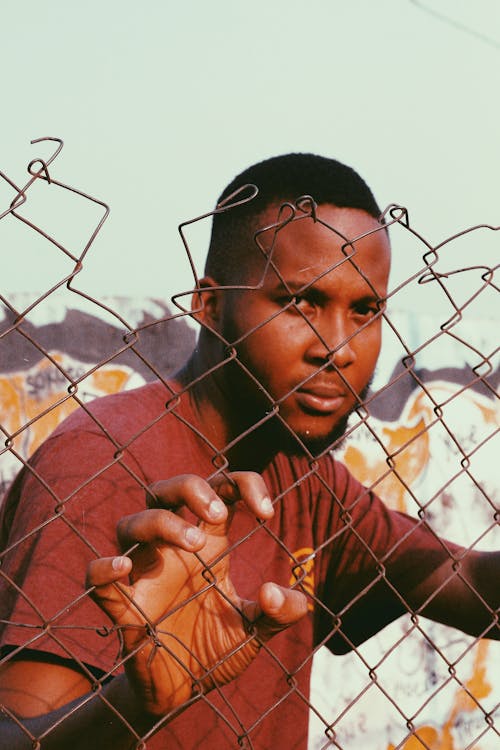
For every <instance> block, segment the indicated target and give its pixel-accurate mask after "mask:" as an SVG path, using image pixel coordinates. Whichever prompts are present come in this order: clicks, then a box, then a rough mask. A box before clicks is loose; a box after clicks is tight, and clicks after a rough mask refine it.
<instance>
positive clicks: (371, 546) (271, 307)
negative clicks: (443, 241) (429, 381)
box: [1, 154, 499, 750]
mask: <svg viewBox="0 0 500 750" xmlns="http://www.w3.org/2000/svg"><path fill="white" fill-rule="evenodd" d="M251 185H256V186H257V187H258V190H259V192H258V194H257V195H256V196H255V194H254V193H255V191H254V190H253V189H252V188H251V187H249V186H251ZM245 186H246V187H245ZM218 206H219V209H218V210H217V211H216V214H215V216H214V223H213V231H212V238H211V244H210V249H209V254H208V258H207V264H206V269H205V277H204V278H203V279H202V280H201V281H200V282H199V284H198V286H197V291H196V292H195V294H194V296H193V306H192V315H193V317H194V318H195V319H196V320H197V321H198V322H199V323H200V325H201V332H200V336H199V341H198V345H197V347H196V350H195V351H194V353H193V355H192V357H191V358H190V360H189V362H188V363H187V364H186V366H185V367H184V369H183V370H182V371H181V372H180V373H178V375H177V376H176V377H175V378H174V379H172V380H171V381H167V382H163V381H161V382H160V381H158V382H156V383H154V384H152V385H147V386H145V387H143V388H140V389H138V390H136V391H131V392H128V393H121V394H117V395H115V396H111V397H108V398H105V399H101V400H98V401H95V402H94V403H93V404H92V405H91V406H90V407H87V408H86V409H85V410H80V411H79V412H77V413H75V414H74V415H73V416H72V417H70V419H69V420H67V421H66V422H65V423H64V424H63V425H62V426H61V427H59V428H58V429H57V430H56V432H55V433H54V434H53V435H52V436H51V437H50V439H49V440H48V441H47V442H46V444H45V445H44V446H43V447H42V449H41V450H40V451H38V452H37V454H36V455H35V456H34V457H33V459H32V460H31V461H30V468H29V469H26V470H24V471H23V472H22V474H21V475H20V476H19V477H18V479H17V480H16V482H15V483H14V486H13V488H12V490H11V493H10V497H9V499H8V501H7V503H6V506H5V509H4V531H5V536H6V538H7V539H8V541H7V542H6V547H5V548H6V554H5V557H4V561H3V567H2V571H3V572H2V575H3V592H2V596H3V599H4V601H5V602H6V603H7V605H6V607H7V608H6V611H5V614H4V615H2V617H3V619H4V620H5V621H6V622H7V624H6V626H5V628H4V632H3V639H2V642H3V644H4V653H5V654H6V658H5V661H4V666H3V670H2V675H1V698H2V701H3V703H4V704H5V706H6V707H7V710H8V712H9V715H10V717H11V719H10V721H6V723H5V728H4V729H2V731H3V732H4V736H5V737H8V738H9V742H8V746H9V747H12V748H18V747H19V748H21V747H26V746H31V745H30V740H29V738H33V737H34V738H38V737H40V738H42V740H41V741H42V748H55V747H56V748H59V747H64V748H66V747H72V748H82V747H102V748H117V749H118V748H128V747H135V746H136V744H137V743H139V742H140V738H144V741H145V742H146V743H147V747H148V748H153V749H154V748H176V747H178V748H195V747H208V748H217V749H218V750H219V749H220V748H229V747H237V746H238V745H240V746H251V747H255V748H266V749H267V748H271V747H273V748H304V747H305V745H306V740H307V713H308V690H309V673H310V665H311V657H312V653H313V650H314V649H315V648H316V647H317V646H318V645H319V644H326V645H327V646H328V647H329V648H330V649H331V650H332V651H334V652H335V653H343V652H346V651H348V650H350V649H351V648H352V647H353V646H355V645H357V644H359V643H361V642H363V641H364V640H366V639H367V638H369V637H370V636H371V635H373V634H374V633H376V632H378V631H379V630H380V629H381V628H383V627H384V626H385V625H386V624H388V623H389V622H391V621H393V620H394V619H395V618H397V617H399V616H400V615H401V614H403V613H404V612H405V611H411V612H413V613H417V615H419V614H425V615H426V616H428V617H431V618H434V619H435V620H437V621H439V622H443V623H447V624H452V625H454V626H456V627H458V628H461V629H463V630H464V631H466V632H469V633H473V634H475V635H485V636H488V637H494V638H498V635H499V633H498V628H497V626H496V619H495V617H494V614H493V613H494V610H495V609H496V608H497V607H498V605H499V596H498V593H497V590H496V581H495V579H496V576H495V572H496V571H497V570H498V565H499V558H498V555H497V554H486V553H479V552H471V551H468V552H467V553H465V551H464V550H462V549H461V548H460V547H458V546H457V545H454V544H451V543H449V542H446V541H442V540H439V539H437V538H436V537H435V535H434V534H433V533H432V531H431V530H430V529H429V527H428V526H427V524H426V519H425V514H424V515H423V516H422V518H421V519H419V520H412V519H410V518H408V517H407V516H404V515H401V514H398V513H395V512H390V511H388V510H387V509H386V508H385V507H384V506H383V504H382V503H381V502H380V500H379V499H378V498H377V497H376V496H375V495H374V494H373V493H372V492H370V491H369V490H368V489H365V488H363V487H361V486H360V485H359V484H358V483H357V482H356V481H355V480H354V478H353V477H352V476H350V475H349V473H348V472H347V470H346V469H345V468H344V467H343V466H342V465H340V464H339V463H337V462H335V461H334V460H333V458H332V455H331V450H332V449H334V448H335V446H336V445H338V443H339V441H340V440H341V439H342V436H343V434H344V432H345V429H346V424H347V419H348V417H349V415H350V414H351V412H352V411H353V409H355V408H356V406H358V405H359V404H361V403H362V402H363V399H364V397H365V395H366V392H367V389H368V386H369V383H370V379H371V376H372V374H373V370H374V367H375V364H376V361H377V357H378V354H379V350H380V342H381V320H382V313H383V309H384V300H385V297H386V295H387V284H388V275H389V266H390V247H389V238H388V233H387V229H386V227H385V226H384V224H383V223H381V222H380V220H379V216H380V210H379V208H378V206H377V204H376V202H375V200H374V198H373V196H372V194H371V192H370V190H369V188H368V187H367V186H366V184H365V183H364V182H363V180H362V179H361V178H360V177H359V175H357V174H356V173H355V172H354V171H353V170H351V169H350V168H348V167H345V166H344V165H341V164H339V163H338V162H335V161H333V160H329V159H324V158H322V157H317V156H312V155H307V154H291V155H287V156H283V157H277V158H275V159H270V160H267V161H265V162H262V163H260V164H257V165H255V166H254V167H250V168H249V169H248V170H246V171H245V172H243V173H242V174H241V175H239V177H237V178H236V179H235V180H234V181H233V183H231V185H229V186H228V188H226V190H225V191H224V193H223V195H222V196H221V198H220V200H219V203H218ZM115 528H116V529H117V539H118V541H117V542H116V541H115ZM85 570H87V587H86V588H85V589H84V588H83V580H84V578H85ZM92 600H93V601H92ZM96 604H97V605H98V606H96ZM102 612H104V613H106V615H107V616H108V618H109V620H107V621H106V620H105V618H104V615H103V614H102ZM110 622H111V623H112V625H110ZM116 633H117V634H118V636H119V639H118V640H119V643H118V642H117V639H116V637H115V634H116ZM118 646H119V648H118ZM89 691H90V692H89ZM19 717H21V718H19ZM62 717H64V721H61V722H60V723H57V722H58V721H59V719H60V718H62ZM22 727H24V729H23V728H22ZM54 727H55V728H54ZM245 743H246V745H245ZM138 746H141V747H143V746H144V745H140V744H138Z"/></svg>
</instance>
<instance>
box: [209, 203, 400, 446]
mask: <svg viewBox="0 0 500 750" xmlns="http://www.w3.org/2000/svg"><path fill="white" fill-rule="evenodd" d="M276 215H277V214H276V208H270V209H268V211H267V212H265V213H264V214H263V215H261V216H260V217H259V224H260V225H261V226H265V225H268V224H272V223H273V222H274V221H275V220H276ZM317 215H318V217H319V218H320V219H321V220H322V221H323V222H325V223H326V224H328V225H329V226H330V227H333V228H334V229H335V230H336V231H337V232H338V233H339V234H341V235H343V237H345V238H347V239H348V240H355V239H356V238H357V237H359V236H360V235H363V234H365V233H367V232H372V231H373V230H375V229H377V228H378V229H379V231H377V232H375V233H373V234H371V235H369V236H368V237H365V238H364V239H362V240H358V241H356V242H354V245H353V246H350V245H347V246H346V247H345V253H347V254H348V255H351V254H353V255H352V260H353V261H354V263H355V264H356V265H357V267H358V268H359V269H360V271H361V273H360V272H359V271H358V270H356V268H355V267H354V266H353V264H352V263H351V262H350V261H349V260H347V259H346V256H345V253H344V252H342V250H341V248H342V246H345V240H344V239H343V238H342V237H340V236H339V234H336V232H334V231H332V229H330V228H328V227H325V226H323V225H322V224H320V223H319V222H314V221H313V219H312V218H310V217H304V218H301V219H299V220H296V221H292V222H291V223H290V224H288V225H287V226H286V227H285V228H284V229H282V230H280V231H279V232H278V235H277V238H276V242H275V246H274V250H273V254H272V261H273V263H274V264H275V266H276V270H273V269H272V268H269V269H268V271H267V273H266V275H265V278H264V279H263V282H262V285H261V286H260V288H258V289H255V290H253V289H252V290H241V291H240V290H238V291H236V292H232V293H230V294H228V295H227V297H226V298H225V299H224V303H223V315H222V323H221V332H222V333H223V335H224V337H225V338H226V340H228V341H229V342H230V343H233V342H235V343H236V349H237V352H238V359H239V361H240V362H242V363H243V364H244V365H245V367H247V368H248V370H249V371H250V372H251V373H252V375H253V376H254V377H255V378H256V379H257V380H258V381H259V383H260V384H262V386H263V387H264V388H265V389H266V391H267V393H268V394H269V395H270V396H271V398H272V400H273V401H274V402H277V403H278V404H279V413H280V415H281V416H282V417H283V419H284V420H285V421H286V423H287V425H288V427H289V428H291V430H293V432H294V433H295V434H296V435H297V436H298V437H299V438H300V439H301V440H302V441H303V442H304V443H306V444H309V445H313V446H316V447H318V446H324V447H326V446H327V445H328V444H329V442H331V440H332V437H333V436H336V435H337V433H338V430H339V426H344V425H345V421H346V418H347V416H348V415H349V413H350V412H351V411H352V409H353V408H354V406H355V405H356V404H357V403H358V397H359V396H360V394H362V393H363V391H364V389H365V388H366V387H367V385H368V383H369V381H370V378H371V376H372V374H373V370H374V368H375V364H376V362H377V357H378V354H379V351H380V342H381V319H380V317H379V318H378V319H374V316H375V315H376V313H377V311H378V309H379V307H378V306H377V301H378V300H379V299H380V298H383V297H385V295H386V293H387V282H388V275H389V266H390V248H389V240H388V237H387V233H386V232H385V231H384V230H381V231H380V224H379V223H378V222H377V221H376V220H375V219H374V218H372V217H371V216H370V215H369V214H367V213H366V212H365V211H362V210H360V209H352V208H337V207H335V206H332V205H322V206H320V207H319V208H318V212H317ZM269 234H271V233H269ZM262 241H263V243H264V244H266V242H270V241H271V237H269V238H268V239H267V238H266V237H265V235H264V236H263V237H262ZM255 252H256V253H258V252H259V251H258V250H257V248H255ZM362 274H364V275H365V276H366V277H367V279H368V281H367V280H365V279H364V278H363V276H362ZM280 277H281V278H280ZM287 287H288V289H287ZM372 287H373V288H372ZM236 369H237V368H236V367H230V368H228V370H227V373H226V375H225V377H226V379H227V380H226V382H225V383H224V387H225V388H227V389H228V392H231V399H232V400H233V404H234V408H235V409H240V410H241V414H244V417H243V419H242V422H243V426H245V427H246V426H248V423H249V421H250V422H251V415H252V414H254V415H255V421H256V420H257V419H258V418H260V417H262V415H263V413H264V412H265V411H269V409H270V401H269V399H268V398H267V397H264V396H263V394H262V392H261V391H259V389H258V388H257V387H256V386H255V384H252V382H251V380H250V379H249V378H248V377H247V376H246V375H243V374H242V373H241V370H239V368H238V370H237V371H236ZM245 423H246V424H245Z"/></svg>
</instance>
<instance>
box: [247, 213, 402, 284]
mask: <svg viewBox="0 0 500 750" xmlns="http://www.w3.org/2000/svg"><path fill="white" fill-rule="evenodd" d="M259 218H260V221H261V230H260V231H259V232H258V233H257V235H256V242H257V244H258V246H259V248H260V249H261V251H262V252H263V254H264V256H265V257H267V258H271V260H272V262H273V264H275V265H276V266H277V267H278V268H279V267H288V268H290V267H293V268H294V269H295V273H296V275H297V277H298V278H300V277H307V278H312V277H313V276H314V275H318V274H321V273H323V272H325V270H326V269H333V268H343V269H344V270H345V269H346V268H347V264H346V263H345V260H346V258H352V260H353V261H354V262H355V263H356V264H359V265H360V267H362V268H363V269H364V270H365V271H367V270H369V269H372V271H373V270H375V269H374V268H373V267H374V266H379V267H380V270H381V271H382V272H384V273H385V272H387V273H388V270H389V262H390V246H389V239H388V234H387V231H386V229H385V227H384V226H383V225H382V224H381V223H380V222H379V221H378V220H377V219H375V218H374V217H372V216H370V214H368V213H367V212H366V211H363V210H362V209H355V208H339V207H337V206H333V205H330V204H324V205H320V206H318V207H316V209H315V212H314V214H311V213H305V212H296V213H295V214H292V212H290V211H289V212H288V215H287V214H286V212H285V210H284V209H283V208H282V207H281V206H270V207H269V208H268V209H267V210H266V211H265V212H263V214H261V216H260V217H259ZM349 266H350V268H353V265H352V264H349Z"/></svg>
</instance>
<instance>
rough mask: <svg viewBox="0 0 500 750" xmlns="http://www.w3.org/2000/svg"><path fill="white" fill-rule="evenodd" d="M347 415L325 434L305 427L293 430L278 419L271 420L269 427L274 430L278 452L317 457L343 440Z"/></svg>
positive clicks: (333, 448)
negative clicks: (304, 428) (271, 423)
mask: <svg viewBox="0 0 500 750" xmlns="http://www.w3.org/2000/svg"><path fill="white" fill-rule="evenodd" d="M349 416H350V415H349V414H347V415H346V416H345V417H342V418H341V419H340V421H339V422H338V423H337V424H336V425H335V426H334V428H333V429H332V430H330V431H329V432H328V433H326V434H321V433H319V434H318V433H316V434H315V433H313V432H312V430H307V429H306V430H300V431H295V430H294V429H293V427H292V426H290V425H286V426H285V425H284V424H283V423H282V422H280V421H279V420H272V421H273V423H274V424H273V425H272V428H271V429H272V431H273V432H274V436H273V437H274V440H275V443H274V444H275V446H279V449H280V452H283V453H288V454H290V455H297V456H303V455H308V454H310V455H312V456H314V457H317V456H321V455H322V454H323V453H326V452H327V451H335V450H338V448H340V446H341V445H342V443H343V441H344V437H345V431H346V429H347V422H348V419H349ZM269 427H271V425H269ZM304 448H305V449H306V450H304Z"/></svg>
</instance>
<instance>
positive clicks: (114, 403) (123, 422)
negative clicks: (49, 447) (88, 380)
mask: <svg viewBox="0 0 500 750" xmlns="http://www.w3.org/2000/svg"><path fill="white" fill-rule="evenodd" d="M175 392H176V391H175V387H174V384H173V383H167V384H164V383H161V382H159V381H155V382H153V383H146V384H145V385H143V386H139V387H138V388H133V389H131V390H127V391H120V392H118V393H113V394H110V395H107V396H102V397H100V398H96V399H94V400H93V401H90V402H89V403H87V404H82V405H81V406H80V407H79V408H77V409H75V411H73V412H72V413H71V414H70V415H69V417H67V418H66V419H65V420H64V421H63V422H61V424H60V425H59V426H58V427H57V428H56V429H55V430H54V432H53V433H52V436H51V437H60V436H64V435H67V434H68V433H72V432H75V431H76V432H92V433H97V434H100V435H106V434H107V433H108V432H109V433H111V434H112V435H125V434H128V433H132V432H133V431H134V430H139V429H144V428H147V426H148V424H150V423H152V422H154V421H155V420H156V419H158V418H159V416H161V414H162V413H164V412H165V410H166V409H167V408H168V402H169V401H170V400H171V399H172V398H174V397H175Z"/></svg>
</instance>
